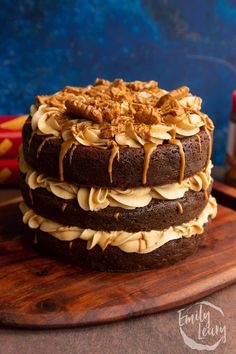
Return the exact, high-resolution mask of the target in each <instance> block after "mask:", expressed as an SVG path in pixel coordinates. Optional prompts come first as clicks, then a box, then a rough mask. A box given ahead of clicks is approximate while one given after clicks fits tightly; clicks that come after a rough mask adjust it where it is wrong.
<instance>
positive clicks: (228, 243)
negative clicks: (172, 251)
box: [0, 201, 236, 328]
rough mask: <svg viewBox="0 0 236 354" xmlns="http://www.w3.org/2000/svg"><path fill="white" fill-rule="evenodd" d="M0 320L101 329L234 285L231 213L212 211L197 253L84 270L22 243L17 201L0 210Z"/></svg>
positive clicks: (235, 235) (235, 219)
mask: <svg viewBox="0 0 236 354" xmlns="http://www.w3.org/2000/svg"><path fill="white" fill-rule="evenodd" d="M0 225H1V226H0V255H1V257H0V289H1V294H0V323H1V324H2V325H6V326H16V327H28V328H50V327H51V328H55V327H73V326H83V325H88V324H90V325H91V324H99V323H100V324H101V323H106V322H111V321H115V320H120V319H125V318H131V317H134V316H139V315H143V314H150V313H155V312H160V311H162V310H167V309H172V308H176V307H178V306H180V305H184V304H187V303H190V302H193V301H195V300H197V299H199V298H202V297H204V296H206V295H208V294H210V293H213V292H214V291H216V290H218V289H221V288H223V287H225V286H226V285H229V284H232V283H233V282H235V281H236V257H235V255H236V212H235V211H233V210H232V209H229V208H226V207H223V206H220V207H219V212H218V216H217V218H216V219H215V220H214V222H213V223H212V224H211V226H210V229H209V235H208V237H207V238H206V239H205V242H204V244H203V245H202V247H201V249H200V250H199V252H198V253H197V254H195V255H193V256H191V257H189V258H188V259H186V260H184V261H182V262H181V263H179V264H176V265H174V266H171V267H168V268H165V269H161V270H156V271H146V272H141V273H125V274H124V273H123V274H122V273H116V274H114V273H102V272H100V273H98V272H88V271H84V270H81V269H79V268H75V267H72V266H69V265H64V264H62V263H59V262H56V261H54V260H51V259H48V258H46V257H42V256H41V255H40V254H39V253H37V252H36V251H35V250H34V249H32V248H31V247H30V246H28V245H27V243H26V242H25V240H24V237H23V234H22V225H21V216H20V213H19V211H18V207H17V204H16V203H15V202H13V203H9V201H8V203H7V205H5V206H3V205H2V206H1V208H0Z"/></svg>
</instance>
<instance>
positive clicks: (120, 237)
mask: <svg viewBox="0 0 236 354" xmlns="http://www.w3.org/2000/svg"><path fill="white" fill-rule="evenodd" d="M20 209H21V212H22V214H23V222H24V224H27V225H28V226H29V227H30V228H31V229H37V228H39V229H40V230H41V231H43V232H47V233H49V234H50V235H52V236H53V237H55V238H57V239H59V240H61V241H73V240H75V239H78V238H79V239H81V240H84V241H87V249H88V250H90V249H92V248H93V247H95V246H96V245H99V246H100V247H101V248H102V249H103V250H105V249H106V247H107V246H108V245H110V246H115V247H119V248H120V249H121V250H122V251H123V252H127V253H143V254H145V253H149V252H152V251H153V250H155V249H157V248H159V247H161V246H162V245H164V244H165V243H167V242H168V241H170V240H176V239H179V238H182V237H191V236H192V235H195V234H201V233H203V231H204V224H205V223H207V221H208V218H209V217H211V218H214V217H215V216H216V213H217V204H216V200H215V198H213V197H212V196H210V198H209V201H208V204H207V206H206V207H205V208H204V209H203V211H202V212H201V214H200V215H199V216H198V217H197V218H196V219H193V220H191V221H189V222H187V223H184V224H182V225H179V226H171V227H169V228H168V229H165V230H160V231H158V230H152V231H145V232H144V231H139V232H136V233H129V232H126V231H110V232H108V231H96V230H91V229H81V228H79V227H76V226H64V225H62V224H59V223H56V222H54V221H52V220H49V219H46V218H44V217H42V216H40V215H37V214H36V213H35V212H34V211H33V210H32V209H30V208H29V207H28V206H27V205H26V204H25V203H21V204H20Z"/></svg>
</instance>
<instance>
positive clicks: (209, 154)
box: [204, 126, 212, 169]
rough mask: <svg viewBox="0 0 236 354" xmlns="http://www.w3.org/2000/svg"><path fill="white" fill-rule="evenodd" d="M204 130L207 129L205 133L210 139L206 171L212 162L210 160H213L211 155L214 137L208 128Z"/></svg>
mask: <svg viewBox="0 0 236 354" xmlns="http://www.w3.org/2000/svg"><path fill="white" fill-rule="evenodd" d="M204 129H205V132H206V133H207V135H208V138H209V145H208V151H207V162H206V165H205V169H206V168H207V166H208V164H209V162H210V159H211V153H212V137H211V133H210V132H209V130H208V129H207V127H206V126H204Z"/></svg>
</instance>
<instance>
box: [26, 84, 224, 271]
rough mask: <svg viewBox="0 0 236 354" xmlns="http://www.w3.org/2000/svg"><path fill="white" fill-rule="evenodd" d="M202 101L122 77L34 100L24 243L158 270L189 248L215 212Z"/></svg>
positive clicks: (91, 262)
mask: <svg viewBox="0 0 236 354" xmlns="http://www.w3.org/2000/svg"><path fill="white" fill-rule="evenodd" d="M201 102H202V101H201V99H200V98H199V97H196V96H193V95H192V94H191V93H190V92H189V88H188V87H186V86H182V87H180V88H177V89H175V90H173V91H169V92H167V91H165V90H163V89H160V88H159V87H158V84H157V82H155V81H149V82H141V81H134V82H125V81H123V80H121V79H117V80H115V81H113V82H110V81H107V80H103V79H97V80H96V82H95V83H94V84H93V85H89V86H87V87H84V88H82V87H71V86H66V87H65V88H64V89H63V90H62V91H59V92H57V93H55V94H53V95H51V96H37V97H36V100H35V104H33V105H32V106H31V108H30V115H29V117H28V119H27V121H26V123H25V125H24V127H23V146H22V150H21V151H20V171H21V190H22V195H23V199H24V202H22V203H21V205H20V209H21V211H22V214H23V222H24V224H25V227H26V231H27V232H26V233H27V235H28V238H29V240H30V241H31V242H32V243H33V244H34V245H35V246H36V247H37V248H38V249H39V250H40V251H42V252H43V253H44V254H45V255H49V256H52V257H54V258H57V259H59V260H62V261H65V262H69V263H73V264H77V265H79V266H81V267H86V268H90V269H97V270H105V271H138V270H144V269H150V268H159V267H163V266H166V265H170V264H173V263H175V262H177V261H179V260H181V259H183V258H185V257H187V256H189V255H190V254H192V253H193V252H195V251H196V250H197V249H198V247H199V245H200V243H201V241H202V239H203V237H204V236H205V235H206V231H207V226H208V224H209V222H210V221H211V219H212V218H214V217H215V215H216V209H217V207H216V201H215V199H214V198H213V197H212V196H211V195H210V193H211V188H212V178H211V169H212V163H211V151H212V138H213V130H214V126H213V123H212V121H211V119H210V118H209V117H208V116H207V115H206V114H204V113H202V112H201ZM208 237H210V236H208Z"/></svg>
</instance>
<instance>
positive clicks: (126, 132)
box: [31, 79, 213, 147]
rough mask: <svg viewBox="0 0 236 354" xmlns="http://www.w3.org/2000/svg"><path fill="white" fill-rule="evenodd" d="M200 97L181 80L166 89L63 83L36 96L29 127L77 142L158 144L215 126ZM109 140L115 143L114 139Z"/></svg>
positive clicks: (121, 83) (152, 84) (142, 85)
mask: <svg viewBox="0 0 236 354" xmlns="http://www.w3.org/2000/svg"><path fill="white" fill-rule="evenodd" d="M200 109H201V99H200V98H199V97H195V96H192V95H191V94H190V92H189V89H188V87H186V86H182V87H180V88H177V89H176V90H173V91H170V92H167V91H165V90H162V89H160V88H159V87H158V84H157V82H155V81H149V82H141V81H133V82H125V81H123V80H122V79H117V80H115V81H113V82H110V81H108V80H103V79H97V80H96V82H95V84H94V85H89V86H87V87H84V88H82V87H72V86H66V87H65V88H64V89H63V90H62V91H59V92H57V93H55V94H54V95H51V96H37V97H36V105H35V106H32V108H31V116H32V123H31V124H32V129H33V130H34V131H35V130H38V131H39V132H40V133H43V134H52V135H55V136H62V138H63V140H69V139H72V138H73V139H75V140H76V141H78V143H79V144H81V145H86V146H97V147H110V146H111V142H112V141H115V142H116V143H117V144H118V145H122V146H130V147H140V146H143V145H144V144H146V143H155V144H162V143H163V140H169V139H171V138H174V137H175V135H177V137H178V138H181V137H184V136H191V135H194V134H196V133H198V131H199V129H200V127H201V126H204V125H207V126H208V129H210V130H212V129H213V124H212V122H211V120H210V119H209V118H208V116H207V115H206V114H204V113H202V112H201V111H200ZM112 146H113V145H112Z"/></svg>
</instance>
